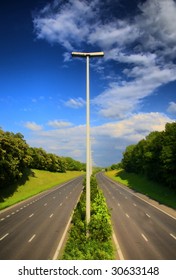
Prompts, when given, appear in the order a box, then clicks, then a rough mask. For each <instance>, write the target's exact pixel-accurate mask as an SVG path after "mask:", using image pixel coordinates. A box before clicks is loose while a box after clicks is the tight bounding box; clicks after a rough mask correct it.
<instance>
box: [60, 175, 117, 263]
mask: <svg viewBox="0 0 176 280" xmlns="http://www.w3.org/2000/svg"><path fill="white" fill-rule="evenodd" d="M85 213H86V192H85V188H84V190H83V193H82V196H81V199H80V201H79V203H78V205H77V207H76V209H75V211H74V215H73V219H72V227H71V230H70V234H69V239H68V241H67V244H66V247H65V251H64V254H63V258H62V259H65V260H111V259H114V252H113V246H112V241H111V235H112V229H111V223H110V214H109V212H108V209H107V206H106V202H105V199H104V196H103V193H102V192H101V191H100V189H99V188H98V186H97V181H96V178H95V177H94V176H92V177H91V220H90V223H89V225H88V232H89V234H88V236H87V226H86V221H85V218H86V217H85Z"/></svg>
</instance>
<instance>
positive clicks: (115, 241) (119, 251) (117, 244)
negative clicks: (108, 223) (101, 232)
mask: <svg viewBox="0 0 176 280" xmlns="http://www.w3.org/2000/svg"><path fill="white" fill-rule="evenodd" d="M112 237H113V239H114V243H115V246H116V249H117V253H118V255H119V258H120V260H124V256H123V254H122V251H121V249H120V246H119V243H118V241H117V238H116V235H115V232H114V231H113V232H112Z"/></svg>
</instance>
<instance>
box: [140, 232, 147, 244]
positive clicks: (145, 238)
mask: <svg viewBox="0 0 176 280" xmlns="http://www.w3.org/2000/svg"><path fill="white" fill-rule="evenodd" d="M141 235H142V237H143V238H144V240H145V241H146V242H148V239H147V237H146V236H145V235H144V234H143V233H141Z"/></svg>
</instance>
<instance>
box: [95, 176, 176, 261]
mask: <svg viewBox="0 0 176 280" xmlns="http://www.w3.org/2000/svg"><path fill="white" fill-rule="evenodd" d="M97 180H98V183H99V186H100V187H101V188H102V190H103V192H104V195H105V197H106V200H107V204H108V207H109V208H110V209H111V215H112V223H113V228H114V231H115V235H116V237H117V240H118V242H119V245H120V248H121V251H122V253H123V256H124V258H125V259H128V260H129V259H135V260H138V259H141V260H144V259H149V260H152V259H164V260H165V259H166V260H167V259H168V260H169V259H176V240H175V238H174V237H175V236H176V219H175V217H172V216H171V215H167V214H166V213H164V212H163V211H159V210H158V209H157V208H155V207H153V206H152V205H150V204H148V203H147V202H145V201H144V200H142V199H140V198H139V197H137V196H136V195H135V192H133V191H131V190H130V191H128V188H126V187H122V186H120V185H119V184H118V183H116V182H113V181H112V180H110V179H109V178H107V177H106V176H105V175H103V173H99V174H97ZM172 235H173V236H172Z"/></svg>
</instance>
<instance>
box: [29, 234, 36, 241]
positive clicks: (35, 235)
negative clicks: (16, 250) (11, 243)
mask: <svg viewBox="0 0 176 280" xmlns="http://www.w3.org/2000/svg"><path fill="white" fill-rule="evenodd" d="M35 236H36V234H34V235H33V236H32V237H31V238H30V239H29V240H28V242H29V243H30V242H31V241H32V240H33V239H34V238H35Z"/></svg>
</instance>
